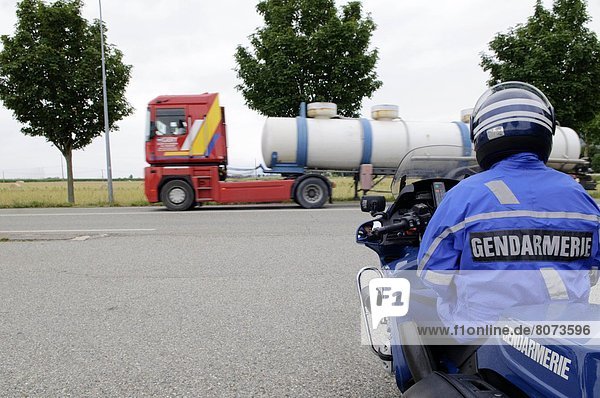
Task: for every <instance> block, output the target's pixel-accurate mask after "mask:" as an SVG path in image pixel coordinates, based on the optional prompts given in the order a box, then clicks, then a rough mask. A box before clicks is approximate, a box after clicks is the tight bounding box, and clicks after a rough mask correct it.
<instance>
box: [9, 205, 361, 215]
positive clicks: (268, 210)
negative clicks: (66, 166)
mask: <svg viewBox="0 0 600 398" xmlns="http://www.w3.org/2000/svg"><path fill="white" fill-rule="evenodd" d="M272 211H276V212H282V211H285V212H305V213H307V214H310V213H314V212H327V211H354V212H357V211H360V209H359V208H358V206H357V207H356V208H354V207H337V208H330V209H327V208H326V209H295V208H275V209H269V208H264V209H243V208H240V209H239V210H238V209H236V210H234V209H229V210H219V209H218V208H215V209H212V210H211V209H204V210H198V211H166V210H165V211H130V212H118V213H111V212H94V213H17V214H0V217H82V216H133V215H144V216H146V215H160V214H185V215H187V216H194V215H210V214H225V213H236V214H239V213H268V212H272Z"/></svg>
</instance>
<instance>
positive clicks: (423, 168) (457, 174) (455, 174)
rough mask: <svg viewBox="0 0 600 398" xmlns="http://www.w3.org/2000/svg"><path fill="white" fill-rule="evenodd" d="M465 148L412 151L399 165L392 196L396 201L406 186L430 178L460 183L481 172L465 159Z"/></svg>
mask: <svg viewBox="0 0 600 398" xmlns="http://www.w3.org/2000/svg"><path fill="white" fill-rule="evenodd" d="M464 151H465V148H464V147H463V146H460V145H429V146H422V147H418V148H414V149H412V150H411V151H410V152H408V153H407V154H406V155H404V157H403V158H402V160H401V161H400V164H399V165H398V169H397V170H396V174H395V175H394V180H393V181H392V187H391V190H392V193H393V195H394V197H395V198H397V197H398V195H399V194H400V191H401V190H402V188H403V187H404V185H405V184H406V183H407V182H408V183H410V182H414V181H417V180H425V179H430V178H447V179H455V180H460V179H463V178H464V177H465V176H469V175H473V174H475V173H478V172H479V171H480V168H479V166H478V165H477V161H476V159H475V157H474V156H464Z"/></svg>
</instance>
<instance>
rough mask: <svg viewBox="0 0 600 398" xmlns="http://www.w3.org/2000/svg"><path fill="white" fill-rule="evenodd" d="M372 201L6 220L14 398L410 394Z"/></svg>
mask: <svg viewBox="0 0 600 398" xmlns="http://www.w3.org/2000/svg"><path fill="white" fill-rule="evenodd" d="M368 218H369V216H368V215H364V214H363V213H360V211H359V210H358V209H357V207H356V205H353V206H352V207H349V206H347V205H346V206H332V207H329V208H327V209H322V210H302V209H299V208H297V207H290V206H274V207H229V208H204V209H201V210H196V211H192V212H185V213H172V212H167V211H164V210H162V209H161V208H115V209H23V210H2V211H0V396H7V397H13V396H44V397H46V396H51V397H57V396H61V397H64V396H194V397H212V396H225V397H229V396H244V397H246V396H277V397H278V396H301V397H304V396H356V397H367V396H377V397H386V396H398V395H399V394H398V393H397V390H395V386H394V382H393V379H392V378H391V376H387V375H386V373H385V372H384V371H383V369H382V368H381V367H380V365H379V362H378V361H377V360H376V359H375V358H374V356H373V355H372V354H371V353H370V351H369V349H368V348H367V347H366V346H362V345H361V343H360V312H359V306H358V299H357V297H356V293H355V287H354V276H355V274H356V271H357V270H358V269H359V268H361V267H363V266H365V265H374V264H376V263H377V258H376V256H375V254H374V253H372V252H370V251H369V250H367V249H366V248H363V247H360V246H358V245H356V244H355V243H354V231H355V229H356V227H357V225H358V224H359V223H360V222H362V221H364V220H366V219H368Z"/></svg>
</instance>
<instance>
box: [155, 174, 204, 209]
mask: <svg viewBox="0 0 600 398" xmlns="http://www.w3.org/2000/svg"><path fill="white" fill-rule="evenodd" d="M160 201H161V202H163V204H164V205H165V206H166V207H167V209H169V210H176V211H184V210H189V209H191V208H192V207H194V205H195V204H196V203H195V200H194V191H193V190H192V187H190V184H188V183H187V182H185V181H182V180H172V181H169V182H167V183H166V184H165V185H164V186H163V187H162V189H161V191H160Z"/></svg>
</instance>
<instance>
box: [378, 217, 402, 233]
mask: <svg viewBox="0 0 600 398" xmlns="http://www.w3.org/2000/svg"><path fill="white" fill-rule="evenodd" d="M409 228H410V223H409V222H408V220H406V219H405V218H402V219H400V222H397V223H394V224H392V225H388V226H387V227H381V228H376V229H374V230H373V235H375V236H381V235H384V234H389V233H391V232H401V231H405V230H407V229H409Z"/></svg>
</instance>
